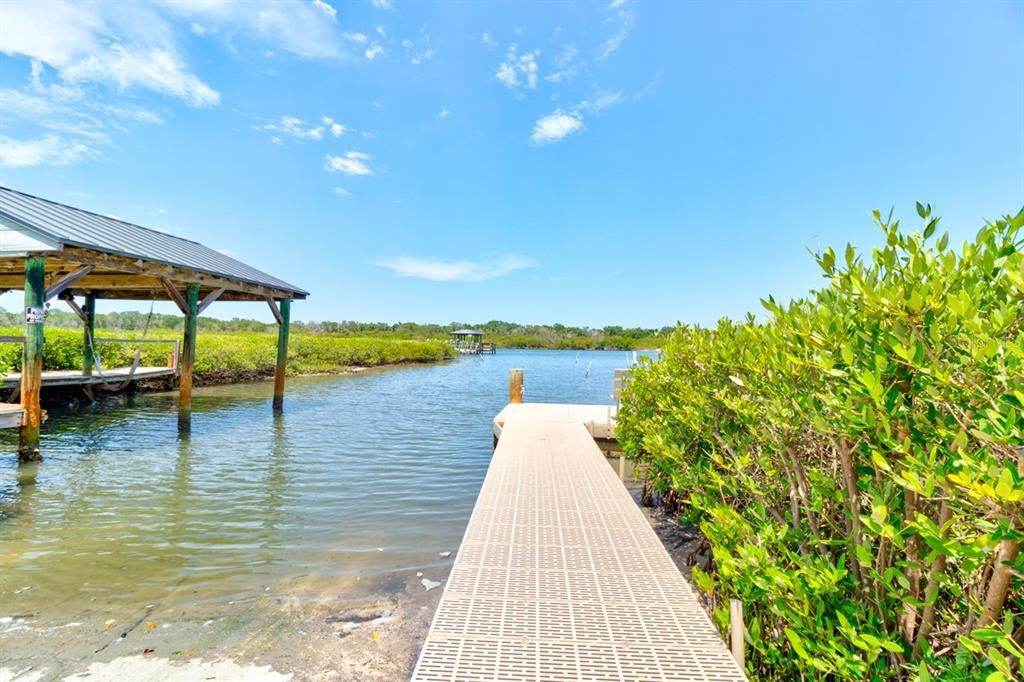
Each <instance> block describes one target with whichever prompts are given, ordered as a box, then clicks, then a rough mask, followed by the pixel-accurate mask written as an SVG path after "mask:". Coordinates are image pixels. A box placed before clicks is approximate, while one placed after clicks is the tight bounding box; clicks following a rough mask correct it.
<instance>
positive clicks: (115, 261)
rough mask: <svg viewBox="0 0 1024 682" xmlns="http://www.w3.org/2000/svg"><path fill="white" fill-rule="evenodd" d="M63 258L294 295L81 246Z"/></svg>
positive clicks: (248, 290) (245, 290) (69, 248)
mask: <svg viewBox="0 0 1024 682" xmlns="http://www.w3.org/2000/svg"><path fill="white" fill-rule="evenodd" d="M60 257H61V258H62V259H63V260H67V261H72V262H75V263H82V264H86V265H93V266H95V267H102V268H104V269H110V270H117V271H120V272H126V273H133V274H136V275H148V276H150V277H155V278H159V279H167V280H171V281H174V282H177V283H179V284H200V285H202V286H206V287H209V288H213V289H221V288H223V289H225V290H226V291H232V292H235V291H237V292H243V293H247V294H253V295H255V296H260V297H264V298H268V297H269V298H292V297H293V296H294V294H293V293H292V292H288V291H284V290H281V289H273V288H271V287H265V286H261V285H258V284H250V283H248V282H242V281H239V280H235V279H229V278H227V277H219V276H217V275H210V274H206V273H202V272H197V271H195V270H186V269H183V268H177V267H174V266H172V265H165V264H162V263H152V262H149V261H144V260H142V259H140V258H129V257H127V256H116V255H113V254H108V253H100V252H98V251H90V250H88V249H83V248H80V247H72V246H65V247H64V249H63V250H61V252H60Z"/></svg>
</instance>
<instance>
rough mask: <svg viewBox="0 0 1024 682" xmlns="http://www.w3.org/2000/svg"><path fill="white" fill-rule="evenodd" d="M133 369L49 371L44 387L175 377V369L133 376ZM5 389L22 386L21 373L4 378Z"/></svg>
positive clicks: (138, 371) (143, 371)
mask: <svg viewBox="0 0 1024 682" xmlns="http://www.w3.org/2000/svg"><path fill="white" fill-rule="evenodd" d="M131 369H132V368H131V367H115V368H113V369H105V370H103V375H102V376H101V375H100V374H99V373H98V372H93V373H92V374H83V373H82V371H81V370H74V369H68V370H47V371H45V372H43V374H42V387H43V388H46V387H48V386H95V385H97V384H103V383H107V382H109V383H112V384H118V383H121V382H123V381H125V380H126V379H129V378H130V379H131V380H132V381H145V380H146V379H157V378H159V377H169V376H174V374H175V369H174V368H173V367H138V368H136V369H135V373H134V374H132V371H131ZM3 382H4V384H3V385H4V388H16V387H18V386H19V385H21V372H11V373H10V374H7V375H5V376H4V378H3Z"/></svg>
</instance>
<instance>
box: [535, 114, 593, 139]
mask: <svg viewBox="0 0 1024 682" xmlns="http://www.w3.org/2000/svg"><path fill="white" fill-rule="evenodd" d="M581 130H583V117H582V116H581V115H580V114H579V113H578V112H575V111H570V112H564V111H561V110H558V109H556V110H555V112H554V113H553V114H548V115H547V116H544V117H542V118H541V119H540V120H538V121H537V123H536V124H535V125H534V126H533V134H532V135H530V141H531V142H533V143H534V144H550V143H552V142H558V141H559V140H561V139H564V138H566V137H568V136H569V135H572V134H573V133H578V132H580V131H581Z"/></svg>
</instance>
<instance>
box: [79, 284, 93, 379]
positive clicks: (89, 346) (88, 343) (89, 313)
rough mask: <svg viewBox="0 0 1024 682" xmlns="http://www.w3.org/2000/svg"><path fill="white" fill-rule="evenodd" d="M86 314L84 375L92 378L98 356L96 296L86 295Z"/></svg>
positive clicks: (83, 342) (83, 346)
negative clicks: (95, 350)
mask: <svg viewBox="0 0 1024 682" xmlns="http://www.w3.org/2000/svg"><path fill="white" fill-rule="evenodd" d="M82 312H83V313H84V314H85V319H84V320H83V322H84V323H85V331H84V332H83V338H82V374H84V375H85V376H87V377H90V376H92V370H93V367H95V366H96V356H95V354H94V353H93V349H94V348H95V344H96V341H95V339H96V296H95V295H94V294H86V296H85V306H83V307H82Z"/></svg>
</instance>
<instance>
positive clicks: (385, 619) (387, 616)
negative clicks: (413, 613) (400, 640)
mask: <svg viewBox="0 0 1024 682" xmlns="http://www.w3.org/2000/svg"><path fill="white" fill-rule="evenodd" d="M394 619H395V618H394V616H392V615H391V611H382V612H381V614H380V615H379V616H377V617H376V618H374V619H373V620H372V621H370V622H371V623H373V624H374V625H380V624H381V623H389V622H391V621H393V620H394Z"/></svg>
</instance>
